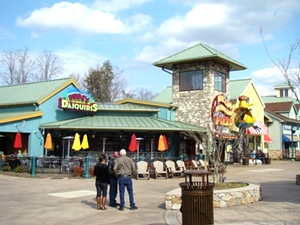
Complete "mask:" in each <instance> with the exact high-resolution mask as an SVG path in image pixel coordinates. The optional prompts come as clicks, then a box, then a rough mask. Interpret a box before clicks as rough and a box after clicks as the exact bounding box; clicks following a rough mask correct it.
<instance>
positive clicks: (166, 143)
mask: <svg viewBox="0 0 300 225" xmlns="http://www.w3.org/2000/svg"><path fill="white" fill-rule="evenodd" d="M163 138H164V144H165V149H166V150H168V142H167V138H166V136H165V135H163Z"/></svg>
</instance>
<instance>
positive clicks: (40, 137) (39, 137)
mask: <svg viewBox="0 0 300 225" xmlns="http://www.w3.org/2000/svg"><path fill="white" fill-rule="evenodd" d="M33 133H34V134H35V135H36V137H37V138H38V139H43V137H42V136H39V135H38V134H37V133H36V131H33Z"/></svg>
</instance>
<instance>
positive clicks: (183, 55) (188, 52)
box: [153, 43, 247, 71]
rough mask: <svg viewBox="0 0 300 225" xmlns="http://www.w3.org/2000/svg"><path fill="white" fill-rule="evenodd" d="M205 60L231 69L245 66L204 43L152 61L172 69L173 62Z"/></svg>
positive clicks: (156, 64) (243, 68)
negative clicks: (217, 62)
mask: <svg viewBox="0 0 300 225" xmlns="http://www.w3.org/2000/svg"><path fill="white" fill-rule="evenodd" d="M200 60H201V61H205V60H216V61H220V62H222V63H223V64H226V65H228V67H230V70H231V71H236V70H245V69H246V68H247V67H246V66H244V65H243V64H241V63H239V62H238V61H236V60H234V59H232V58H230V57H229V56H227V55H225V54H223V53H221V52H219V51H217V50H216V49H214V48H212V47H210V46H208V45H206V44H201V43H200V44H198V45H195V46H192V47H190V48H188V49H185V50H183V51H181V52H178V53H176V54H174V55H171V56H169V57H166V58H164V59H161V60H159V61H157V62H155V63H153V64H154V65H155V66H157V67H161V68H166V69H169V70H172V67H173V65H174V64H179V63H188V62H196V61H200Z"/></svg>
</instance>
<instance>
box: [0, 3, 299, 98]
mask: <svg viewBox="0 0 300 225" xmlns="http://www.w3.org/2000/svg"><path fill="white" fill-rule="evenodd" d="M261 27H262V29H263V35H264V38H265V40H266V45H267V47H268V51H269V52H270V54H271V55H272V57H273V59H274V60H277V59H283V58H284V57H287V55H288V53H289V49H290V45H291V44H293V43H294V42H295V40H296V38H297V37H298V38H299V35H300V1H299V0H289V1H279V0H264V1H261V0H239V1H230V0H210V1H204V0H185V1H182V0H78V1H54V0H38V1H37V0H26V1H20V0H1V2H0V51H5V50H18V49H21V48H24V47H28V48H29V52H30V53H31V54H37V53H39V52H41V51H43V50H45V49H47V50H50V51H52V52H53V53H55V54H57V55H58V56H60V58H61V59H62V60H63V62H64V69H65V72H64V75H62V77H67V76H68V75H69V74H72V73H79V74H82V75H83V74H84V73H86V72H87V71H88V68H89V67H96V65H97V64H98V65H102V63H103V62H104V61H105V60H110V61H111V63H112V65H114V66H117V67H119V68H120V69H122V70H124V73H123V74H124V76H125V77H126V79H127V83H128V87H129V88H130V89H134V88H146V89H150V90H152V91H153V92H154V93H157V92H160V91H162V90H163V89H164V88H165V87H166V86H170V85H172V83H171V76H170V75H169V74H168V73H165V72H163V71H162V70H161V69H159V68H158V67H155V66H153V63H154V62H156V61H158V60H160V59H162V58H164V57H167V56H170V55H172V54H174V53H177V52H179V51H181V50H184V49H186V48H189V47H191V46H193V45H196V44H199V43H205V44H207V45H209V46H211V47H213V48H215V49H217V50H219V51H221V52H223V53H224V54H227V55H228V56H230V57H232V58H234V59H235V60H237V61H239V62H240V63H242V64H244V65H245V66H246V67H247V68H248V69H247V70H245V71H240V72H231V75H230V77H231V79H239V78H248V77H251V78H252V79H253V81H254V83H255V85H256V87H257V89H258V91H259V94H260V95H270V94H275V93H274V91H273V86H274V85H276V84H279V83H281V82H283V81H284V79H283V76H282V75H281V74H280V72H279V70H278V69H277V68H276V67H275V66H274V65H273V64H272V62H271V61H270V59H269V58H268V56H267V54H266V51H265V49H264V47H263V44H262V39H261V37H260V28H261ZM296 62H298V63H299V62H300V60H299V54H298V55H295V58H294V62H293V63H296Z"/></svg>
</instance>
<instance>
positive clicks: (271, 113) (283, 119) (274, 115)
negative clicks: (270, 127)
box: [264, 108, 300, 125]
mask: <svg viewBox="0 0 300 225" xmlns="http://www.w3.org/2000/svg"><path fill="white" fill-rule="evenodd" d="M264 111H265V114H267V115H268V116H270V117H272V118H274V119H277V120H278V121H279V122H281V123H284V122H286V123H288V124H298V125H300V121H299V120H295V119H290V118H288V117H286V116H283V115H281V114H279V113H276V112H274V111H271V110H269V109H267V108H265V109H264Z"/></svg>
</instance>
